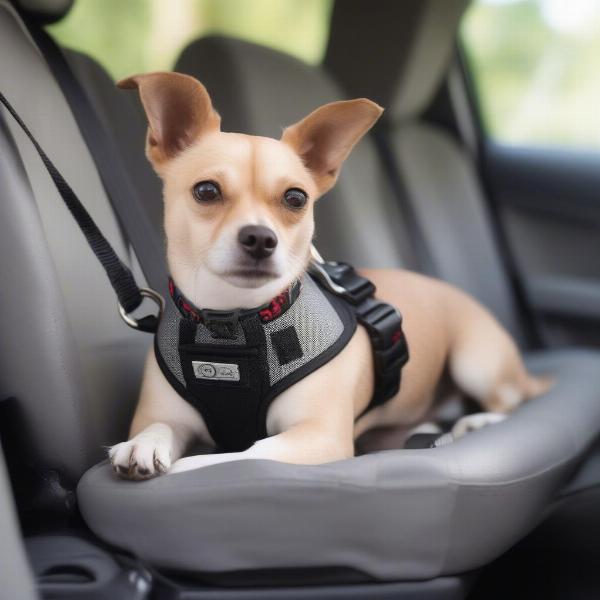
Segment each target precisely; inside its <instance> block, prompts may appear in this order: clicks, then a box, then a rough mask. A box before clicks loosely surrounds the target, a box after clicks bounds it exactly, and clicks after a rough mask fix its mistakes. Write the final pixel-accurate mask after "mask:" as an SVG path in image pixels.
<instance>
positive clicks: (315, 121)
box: [281, 98, 383, 194]
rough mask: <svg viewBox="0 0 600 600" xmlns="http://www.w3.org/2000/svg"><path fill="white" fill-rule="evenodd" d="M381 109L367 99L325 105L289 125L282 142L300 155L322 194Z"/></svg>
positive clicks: (375, 119) (333, 181) (373, 122)
mask: <svg viewBox="0 0 600 600" xmlns="http://www.w3.org/2000/svg"><path fill="white" fill-rule="evenodd" d="M382 112H383V108H381V106H379V105H377V104H375V102H371V101H370V100H367V99H366V98H360V99H357V100H347V101H343V102H332V103H331V104H325V105H324V106H321V107H320V108H317V110H315V111H313V112H312V113H310V115H308V116H307V117H305V118H304V119H302V121H299V122H298V123H296V124H295V125H291V126H290V127H288V128H286V129H285V130H284V132H283V135H282V136H281V141H282V142H284V143H286V144H288V145H289V146H291V147H292V148H293V149H294V150H295V151H296V152H297V153H298V154H299V155H300V157H301V158H302V160H303V162H304V164H305V165H306V167H307V168H308V169H309V170H310V171H311V173H312V174H313V177H314V179H315V182H316V184H317V187H318V188H319V193H321V194H323V193H325V192H326V191H327V190H328V189H330V188H331V187H332V186H333V184H334V183H335V182H336V179H337V176H338V174H339V172H340V168H341V166H342V163H343V162H344V161H345V160H346V158H347V157H348V155H349V154H350V151H351V150H352V148H353V147H354V146H355V144H356V143H357V142H358V141H359V140H360V138H362V136H363V135H364V134H365V133H367V131H369V129H371V127H372V126H373V125H374V124H375V121H377V119H379V117H380V116H381V113H382Z"/></svg>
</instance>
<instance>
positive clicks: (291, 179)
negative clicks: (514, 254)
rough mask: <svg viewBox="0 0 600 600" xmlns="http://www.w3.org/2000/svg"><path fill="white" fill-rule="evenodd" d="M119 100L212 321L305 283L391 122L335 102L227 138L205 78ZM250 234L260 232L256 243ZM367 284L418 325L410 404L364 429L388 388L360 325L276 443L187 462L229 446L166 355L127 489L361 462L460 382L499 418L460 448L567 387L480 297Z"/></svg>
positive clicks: (411, 281)
mask: <svg viewBox="0 0 600 600" xmlns="http://www.w3.org/2000/svg"><path fill="white" fill-rule="evenodd" d="M118 85H119V87H121V88H124V89H137V90H138V92H139V96H140V99H141V102H142V104H143V107H144V109H145V113H146V116H147V119H148V134H147V140H146V155H147V158H148V159H149V161H150V162H151V164H152V166H153V168H154V170H155V172H156V173H157V174H158V176H159V177H160V178H161V179H162V182H163V186H164V188H163V190H164V226H165V232H166V239H167V261H168V266H169V269H170V273H171V276H172V279H173V282H174V284H175V285H176V286H177V288H178V289H179V290H181V292H182V294H183V295H184V297H185V298H186V299H189V302H190V303H193V304H194V305H195V306H200V307H206V308H208V309H211V308H215V309H216V308H218V309H220V310H232V311H234V310H239V309H242V310H243V309H252V308H253V307H257V306H262V305H264V304H265V303H268V301H269V300H270V299H271V298H273V297H277V295H278V294H281V293H282V290H285V289H287V288H288V287H289V286H290V284H291V282H293V281H295V280H298V279H299V278H301V277H302V276H303V275H304V274H305V272H306V269H307V267H308V265H309V262H310V260H311V244H312V240H313V234H314V218H313V209H314V205H315V202H317V201H318V199H319V198H320V197H321V196H322V195H323V194H324V193H325V192H327V191H328V190H329V189H330V188H331V187H332V186H333V185H334V184H335V182H336V180H337V177H338V175H339V172H340V169H341V167H342V164H343V162H344V160H345V159H346V158H347V157H348V155H349V153H350V152H351V150H352V148H353V147H354V146H355V144H356V143H357V142H358V141H359V140H360V139H361V138H362V137H363V136H364V135H365V134H366V133H367V132H368V131H369V129H370V128H371V127H372V126H373V125H374V123H375V122H376V121H377V120H378V118H379V117H380V115H381V114H382V112H383V109H382V108H381V107H380V106H378V105H377V104H375V103H374V102H372V101H370V100H367V99H356V100H349V101H340V102H333V103H330V104H326V105H324V106H321V107H320V108H317V109H316V110H315V111H314V112H312V113H310V114H309V115H308V116H307V117H305V118H304V119H302V120H301V121H299V122H297V123H295V124H294V125H291V126H289V127H287V128H286V129H285V130H284V131H283V134H282V136H281V139H279V140H276V139H272V138H266V137H258V136H250V135H243V134H239V133H226V132H223V131H221V128H220V117H219V115H218V113H217V112H216V111H215V109H214V108H213V106H212V103H211V99H210V96H209V94H208V92H207V90H206V89H205V87H204V86H203V85H202V84H201V83H200V82H199V81H198V80H196V79H195V78H193V77H189V76H187V75H183V74H178V73H162V72H157V73H148V74H143V75H137V76H133V77H130V78H128V79H125V80H123V81H121V82H119V83H118ZM248 227H250V228H254V229H252V231H255V232H257V233H255V234H254V235H251V236H250V237H248V235H246V234H244V233H243V232H247V231H248ZM256 248H258V250H256ZM362 274H363V275H364V276H365V277H367V278H368V279H370V280H371V281H372V282H373V283H374V284H375V285H376V288H377V296H378V298H380V299H382V300H384V301H385V302H388V303H390V304H392V305H394V306H397V307H399V308H401V311H402V313H403V316H404V333H405V336H406V339H407V340H408V345H409V347H410V355H411V357H410V361H409V362H408V364H407V365H406V366H405V367H404V370H403V375H402V385H401V387H400V390H399V391H398V393H397V394H396V395H395V396H394V397H392V398H391V399H390V400H389V401H387V402H386V403H384V404H383V405H381V406H377V407H376V408H374V409H373V410H370V411H369V412H366V413H365V414H363V413H364V411H365V409H366V407H367V406H368V405H369V402H370V399H371V397H372V395H373V390H374V385H375V380H374V379H375V376H374V368H373V358H372V348H371V343H370V339H369V337H368V334H367V332H366V331H365V329H364V328H363V327H362V326H358V327H357V328H356V330H355V332H354V333H353V334H352V337H351V339H350V340H349V342H348V343H347V344H346V346H345V347H344V348H343V349H342V350H341V351H340V352H339V353H337V355H335V356H334V357H333V358H332V359H331V360H329V361H328V362H326V363H325V364H323V365H322V366H320V367H319V368H317V369H316V370H314V371H313V372H311V373H310V374H308V375H307V376H305V377H304V378H302V379H300V380H299V381H297V382H296V383H294V384H293V385H291V386H290V387H288V388H287V389H286V390H285V391H283V392H282V393H280V394H279V395H278V396H277V397H276V398H275V399H274V400H273V402H272V403H271V404H270V406H269V409H268V413H267V414H266V432H267V435H266V436H265V437H264V439H258V440H256V442H255V443H254V444H252V445H251V446H250V447H248V448H247V449H245V450H242V451H239V452H225V453H220V454H218V453H215V454H205V455H197V456H188V457H184V455H185V453H186V452H187V451H188V450H189V448H190V447H191V446H192V445H193V444H195V443H199V442H201V443H204V444H208V445H211V446H214V445H215V443H214V439H213V438H212V436H211V433H210V431H209V428H208V427H207V423H206V421H205V419H204V418H203V416H202V414H200V412H199V411H198V410H196V409H195V408H194V407H193V406H192V405H191V404H190V403H189V402H187V401H186V400H185V399H184V398H182V396H181V394H180V393H178V391H177V390H176V389H174V387H173V386H172V385H171V384H170V383H169V382H168V381H167V379H166V377H165V375H164V372H163V371H162V370H161V368H159V365H158V364H157V359H156V356H155V353H154V352H153V351H150V353H149V354H148V357H147V360H146V364H145V371H144V376H143V381H142V387H141V392H140V398H139V403H138V406H137V409H136V411H135V415H134V418H133V422H132V424H131V430H130V438H129V440H128V441H126V442H122V443H119V444H117V445H115V446H113V447H111V448H110V449H109V458H110V461H111V463H112V465H113V467H114V469H115V471H116V472H117V474H119V475H120V476H122V477H126V478H130V479H138V480H141V479H148V478H151V477H154V476H156V475H160V474H164V473H177V472H181V471H186V470H188V469H195V468H199V467H203V466H208V465H213V464H217V463H223V462H227V461H233V460H244V459H269V460H277V461H283V462H287V463H293V464H321V463H327V462H332V461H337V460H341V459H347V458H350V457H352V456H354V453H355V440H356V439H357V438H358V437H359V436H361V435H362V434H364V433H365V432H369V431H372V430H376V429H379V428H390V427H399V428H405V429H406V428H410V427H413V426H415V424H418V423H420V422H422V421H423V420H424V419H425V418H426V415H428V413H429V411H430V409H431V407H432V403H433V401H434V395H435V391H436V387H437V385H438V382H439V381H440V378H441V376H442V374H443V373H444V371H445V370H447V371H448V372H449V374H450V375H451V378H452V380H453V382H454V384H455V385H456V386H457V388H458V389H459V390H461V391H462V392H463V393H464V394H466V395H468V396H469V397H472V398H473V399H475V400H476V401H477V402H478V403H479V405H480V406H481V407H482V408H483V409H484V410H485V411H487V412H485V413H481V414H476V415H472V416H467V417H464V418H463V419H462V420H461V421H460V422H459V424H458V428H455V432H456V433H457V434H459V435H462V434H464V433H465V432H466V431H468V430H469V429H476V428H479V427H481V426H483V425H486V424H488V423H493V422H496V421H498V420H499V418H501V417H499V415H505V414H508V413H509V412H511V411H513V410H514V409H515V408H517V407H518V406H519V405H520V404H521V403H522V402H524V401H526V400H528V399H530V398H533V397H534V396H537V395H540V394H542V393H544V392H545V391H546V390H547V389H548V388H549V387H550V385H551V384H552V382H551V380H550V379H549V378H546V377H535V376H532V375H531V374H529V373H528V372H527V370H526V368H525V366H524V364H523V361H522V358H521V356H520V354H519V351H518V349H517V347H516V344H515V342H514V341H513V340H512V339H511V337H510V335H509V334H508V333H507V332H506V331H505V330H504V329H503V328H502V326H501V325H500V324H499V323H498V322H497V321H496V320H495V318H494V317H493V316H492V315H491V314H490V313H489V312H488V311H487V310H486V309H485V308H484V307H483V306H481V305H480V304H479V303H478V302H477V301H475V300H474V299H473V298H472V297H470V296H469V295H467V294H466V293H464V292H462V291H460V290H459V289H457V288H455V287H453V286H451V285H449V284H447V283H444V282H442V281H438V280H435V279H432V278H429V277H425V276H423V275H420V274H417V273H413V272H409V271H404V270H363V271H362ZM208 368H209V369H211V368H212V367H211V366H210V365H209V367H208ZM228 369H229V367H228ZM230 371H231V369H229V371H228V374H230V373H229V372H230Z"/></svg>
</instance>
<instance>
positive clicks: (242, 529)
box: [78, 351, 600, 579]
mask: <svg viewBox="0 0 600 600" xmlns="http://www.w3.org/2000/svg"><path fill="white" fill-rule="evenodd" d="M530 366H531V368H532V369H533V370H534V371H537V372H553V373H556V375H557V376H558V378H559V383H558V385H557V386H556V387H555V388H554V389H553V390H552V391H551V392H550V393H548V394H547V395H546V396H545V397H541V398H538V399H536V400H533V401H531V402H530V403H529V404H527V405H525V406H523V407H522V408H520V409H519V410H518V411H517V412H516V413H515V414H514V415H513V416H512V417H511V418H510V419H509V420H507V421H505V422H504V423H502V424H500V425H496V426H493V427H490V428H489V429H487V430H482V431H479V432H476V433H473V434H470V435H468V436H467V437H465V438H463V439H462V440H460V441H458V442H456V443H454V444H452V445H450V446H446V447H443V448H438V449H433V450H397V451H387V452H382V453H378V454H374V455H367V456H362V457H359V458H354V459H351V460H346V461H341V462H337V463H332V464H329V465H322V466H317V467H310V466H304V467H303V466H292V465H285V464H281V463H276V462H269V461H247V462H246V461H244V462H238V463H228V464H224V465H219V466H215V467H208V468H206V469H201V470H198V471H189V472H186V473H180V474H176V475H168V476H165V477H160V478H158V479H155V480H152V481H147V482H144V483H130V482H124V481H120V480H117V478H116V477H115V476H114V474H113V472H112V469H111V468H110V466H109V465H107V464H101V465H98V466H96V467H94V468H93V469H92V470H90V471H88V473H86V475H85V476H84V477H83V478H82V480H81V482H80V484H79V488H78V497H79V503H80V507H81V511H82V513H83V516H84V518H85V519H86V522H87V523H88V524H89V525H90V527H91V528H92V530H93V531H95V532H96V533H97V534H98V535H99V536H100V537H101V538H103V539H104V540H106V541H108V542H110V543H113V544H115V545H117V546H119V547H122V548H125V549H127V550H130V551H131V552H134V553H135V554H136V555H138V556H141V557H143V558H145V559H146V560H148V561H149V562H151V563H154V564H157V565H161V566H163V567H170V568H179V569H185V570H189V571H196V572H197V571H200V572H202V571H204V572H210V571H227V570H240V569H257V568H266V567H271V568H277V567H281V568H283V567H323V566H348V567H352V568H355V569H358V570H360V571H363V572H365V573H368V574H369V575H371V576H373V577H376V578H380V579H426V578H431V577H436V576H439V575H444V574H451V573H461V572H465V571H468V570H470V569H473V568H476V567H478V566H481V565H483V564H485V563H487V562H489V561H490V560H492V559H493V558H495V557H496V556H498V555H499V554H500V553H502V552H503V551H504V550H506V549H507V548H508V547H510V546H511V545H512V544H513V543H514V542H516V541H517V540H518V539H519V538H520V537H522V536H523V535H524V534H525V533H526V532H527V531H528V530H529V529H530V528H531V527H533V526H534V525H535V524H536V522H537V519H538V518H540V516H541V513H542V511H543V510H544V509H545V507H546V506H547V504H548V501H549V499H550V498H552V496H553V494H554V493H555V492H556V490H557V489H558V488H559V487H560V485H561V484H562V483H564V481H565V480H566V479H567V477H568V476H569V474H570V473H571V472H572V471H573V469H574V467H575V466H576V464H577V461H578V460H579V459H580V458H581V457H582V455H583V453H584V452H585V450H586V448H587V447H588V446H589V445H590V444H591V442H592V441H593V440H594V438H595V437H596V435H597V432H598V423H600V402H598V400H597V395H596V392H597V389H598V386H600V353H598V354H595V353H591V352H568V351H565V352H555V353H546V354H544V355H540V356H533V357H531V359H530Z"/></svg>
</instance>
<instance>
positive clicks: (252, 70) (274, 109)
mask: <svg viewBox="0 0 600 600" xmlns="http://www.w3.org/2000/svg"><path fill="white" fill-rule="evenodd" d="M174 70H175V71H179V72H182V73H186V74H188V75H193V76H194V77H196V78H198V79H199V80H200V81H201V82H202V83H203V84H204V85H205V86H206V88H207V89H208V92H209V94H210V95H211V98H212V100H213V104H214V106H215V108H216V110H217V111H218V112H219V113H220V115H221V117H222V119H223V121H222V129H223V131H238V132H241V133H249V134H252V135H266V136H272V137H275V138H277V139H279V137H280V136H281V133H282V131H283V128H284V127H285V126H287V125H290V124H292V123H295V122H296V121H298V120H299V119H302V118H304V117H305V116H306V115H307V114H309V113H310V112H312V111H313V110H314V109H315V108H317V107H318V106H320V105H321V104H325V103H327V102H331V101H334V100H343V99H344V93H343V92H342V91H341V90H340V89H339V88H338V87H337V86H336V85H335V84H334V83H333V82H332V81H331V79H330V78H329V77H328V76H327V75H326V74H325V73H323V72H322V71H321V70H320V69H318V68H315V67H313V66H312V65H307V64H306V63H304V62H302V61H300V60H298V59H296V58H294V57H293V56H290V55H289V54H285V53H283V52H279V51H277V50H272V49H271V48H267V47H265V46H260V45H258V44H254V43H251V42H246V41H243V40H240V39H235V38H229V37H225V36H221V35H210V36H206V37H203V38H201V39H199V40H196V41H194V42H191V43H190V44H189V45H188V46H187V47H186V48H185V49H184V50H183V51H182V53H181V55H180V57H179V59H178V60H177V63H176V65H175V69H174Z"/></svg>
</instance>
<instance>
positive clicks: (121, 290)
mask: <svg viewBox="0 0 600 600" xmlns="http://www.w3.org/2000/svg"><path fill="white" fill-rule="evenodd" d="M0 103H1V104H3V105H4V107H5V108H6V110H7V111H8V112H9V114H10V115H11V116H12V117H13V119H14V120H15V122H16V123H17V124H18V125H19V127H20V128H21V129H22V130H23V132H24V133H25V135H26V136H27V137H28V138H29V140H30V141H31V143H32V144H33V146H34V148H35V149H36V151H37V153H38V154H39V156H40V158H41V159H42V162H43V164H44V166H45V167H46V170H47V171H48V173H49V175H50V177H51V178H52V181H53V182H54V185H55V186H56V189H57V190H58V193H59V194H60V196H61V198H62V199H63V201H64V203H65V205H66V206H67V208H68V209H69V211H70V212H71V214H72V215H73V218H74V219H75V221H76V222H77V225H78V226H79V229H81V232H82V233H83V235H84V236H85V238H86V240H87V242H88V245H89V246H90V248H91V249H92V251H93V253H94V254H95V255H96V257H97V258H98V260H99V261H100V263H101V264H102V266H103V267H104V270H105V271H106V274H107V276H108V279H109V280H110V283H111V285H112V287H113V289H114V290H115V293H116V294H117V298H118V300H119V304H120V306H121V307H122V308H123V310H124V311H125V312H126V313H130V312H131V311H133V310H135V309H136V308H137V307H138V306H139V305H140V304H141V303H142V300H143V297H142V290H140V288H139V287H138V285H137V283H136V282H135V279H134V277H133V274H132V273H131V271H130V270H129V268H128V267H127V266H126V265H125V264H123V262H121V259H120V258H119V257H118V256H117V254H116V252H115V251H114V249H113V247H112V246H111V245H110V243H109V242H108V240H107V239H106V238H105V237H104V235H102V232H101V231H100V229H98V226H97V225H96V223H95V222H94V220H93V219H92V217H91V216H90V214H89V213H88V211H87V210H86V208H85V207H84V206H83V204H82V203H81V201H80V200H79V198H78V197H77V195H76V194H75V192H74V191H73V189H72V188H71V186H69V184H68V183H67V182H66V181H65V179H64V177H63V176H62V175H61V174H60V172H59V170H58V169H57V168H56V167H55V165H54V163H53V162H52V161H51V160H50V158H48V156H47V155H46V153H45V152H44V150H43V149H42V147H41V146H40V145H39V143H38V141H37V140H36V139H35V137H34V136H33V134H32V133H31V131H29V128H28V127H27V125H25V123H24V122H23V120H22V119H21V117H19V115H18V114H17V112H16V110H15V109H14V108H13V107H12V105H11V104H10V102H9V101H8V100H7V99H6V98H5V97H4V95H3V94H2V93H1V92H0ZM144 291H146V290H144ZM136 323H137V329H140V330H142V331H148V332H154V331H156V327H157V325H158V319H157V317H156V316H153V315H148V316H147V317H143V318H142V319H139V320H138V321H136Z"/></svg>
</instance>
